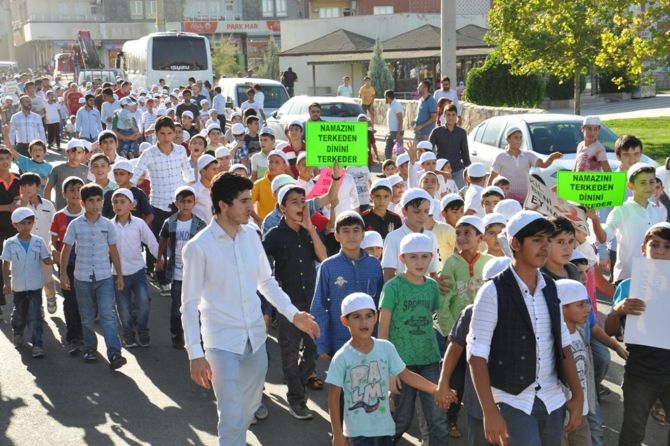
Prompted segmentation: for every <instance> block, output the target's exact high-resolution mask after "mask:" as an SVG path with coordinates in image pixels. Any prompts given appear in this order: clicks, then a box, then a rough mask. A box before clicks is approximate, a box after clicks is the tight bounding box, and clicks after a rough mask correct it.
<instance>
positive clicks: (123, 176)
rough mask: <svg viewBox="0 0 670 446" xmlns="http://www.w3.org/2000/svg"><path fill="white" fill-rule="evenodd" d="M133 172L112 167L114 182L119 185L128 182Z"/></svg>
mask: <svg viewBox="0 0 670 446" xmlns="http://www.w3.org/2000/svg"><path fill="white" fill-rule="evenodd" d="M132 176H133V174H132V173H130V172H128V171H127V170H124V169H114V182H115V183H116V184H118V185H119V186H120V185H122V184H128V183H129V182H130V177H132Z"/></svg>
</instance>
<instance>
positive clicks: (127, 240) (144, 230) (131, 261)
mask: <svg viewBox="0 0 670 446" xmlns="http://www.w3.org/2000/svg"><path fill="white" fill-rule="evenodd" d="M112 223H114V228H115V229H116V236H117V244H116V248H117V249H118V250H119V257H120V258H121V269H122V270H123V275H124V276H130V275H131V274H135V273H136V272H138V271H139V270H141V269H143V268H144V267H145V261H144V257H142V243H144V244H145V245H147V246H148V247H149V252H150V253H151V255H153V256H154V257H158V241H157V240H156V236H155V235H154V233H153V232H151V229H149V226H148V225H147V224H146V222H145V221H144V220H142V219H141V218H137V217H133V216H132V215H131V216H130V220H128V221H127V222H126V223H125V224H123V223H121V222H120V221H119V220H117V218H116V217H114V218H113V219H112ZM112 270H114V266H113V265H112ZM114 274H116V271H114Z"/></svg>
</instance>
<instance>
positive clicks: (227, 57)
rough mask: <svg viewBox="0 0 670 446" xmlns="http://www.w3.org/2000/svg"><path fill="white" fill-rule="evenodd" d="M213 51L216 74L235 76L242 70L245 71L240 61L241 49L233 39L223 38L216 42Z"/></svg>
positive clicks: (213, 64)
mask: <svg viewBox="0 0 670 446" xmlns="http://www.w3.org/2000/svg"><path fill="white" fill-rule="evenodd" d="M212 53H213V54H212V66H213V68H214V75H216V76H219V77H233V76H237V73H239V72H240V71H244V67H243V66H242V64H241V63H240V49H239V48H238V47H237V45H235V43H234V42H233V41H232V40H231V39H221V40H219V41H218V42H216V43H215V44H214V51H213V52H212Z"/></svg>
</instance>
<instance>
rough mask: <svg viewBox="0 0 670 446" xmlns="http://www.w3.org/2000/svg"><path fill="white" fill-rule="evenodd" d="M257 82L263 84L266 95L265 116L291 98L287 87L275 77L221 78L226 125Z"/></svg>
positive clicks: (262, 89)
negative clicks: (224, 100) (224, 99)
mask: <svg viewBox="0 0 670 446" xmlns="http://www.w3.org/2000/svg"><path fill="white" fill-rule="evenodd" d="M256 84H258V85H260V86H261V91H262V92H263V96H264V97H265V99H264V100H263V111H264V112H265V116H269V115H271V114H272V113H273V112H274V111H275V110H277V109H278V108H279V107H281V105H282V104H283V103H285V102H286V101H288V99H289V96H288V91H286V87H284V85H282V83H281V82H278V81H275V80H273V79H261V78H255V77H254V78H248V77H244V78H239V77H223V78H221V79H219V87H221V94H222V95H223V97H224V98H226V122H227V123H228V124H226V125H228V126H229V125H230V118H231V117H232V115H233V113H239V112H240V106H241V105H242V103H243V102H244V101H246V100H247V90H249V88H251V87H252V86H253V85H256Z"/></svg>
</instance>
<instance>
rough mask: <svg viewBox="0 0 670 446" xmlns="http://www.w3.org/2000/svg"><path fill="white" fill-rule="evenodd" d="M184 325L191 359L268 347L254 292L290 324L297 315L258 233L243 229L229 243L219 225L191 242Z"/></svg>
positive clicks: (187, 252)
mask: <svg viewBox="0 0 670 446" xmlns="http://www.w3.org/2000/svg"><path fill="white" fill-rule="evenodd" d="M182 259H183V262H184V275H183V283H182V305H181V315H182V316H181V320H182V324H183V326H184V338H185V341H186V350H187V352H188V356H189V359H196V358H200V357H203V356H204V352H203V348H202V346H201V344H200V335H201V333H202V342H203V344H204V347H205V348H206V349H207V348H216V349H220V350H226V351H229V352H232V353H237V354H242V353H244V349H245V347H246V345H247V340H249V342H250V343H251V347H252V349H253V351H256V350H258V349H259V348H261V347H263V346H264V345H265V339H266V337H267V332H266V329H265V321H264V320H263V314H262V313H261V305H260V300H259V298H258V295H257V294H256V290H258V291H260V292H261V294H262V295H263V296H264V297H265V298H266V299H267V300H268V301H269V302H270V303H271V304H272V305H274V306H275V307H276V308H277V310H279V312H280V313H281V314H283V315H284V316H286V318H287V319H288V320H289V321H292V320H293V318H294V317H295V315H296V314H297V313H298V309H297V308H295V306H293V304H292V303H291V300H290V299H289V297H288V296H287V295H286V293H284V292H283V291H282V290H281V288H279V285H278V284H277V281H276V280H275V279H274V277H272V270H271V269H270V264H269V263H268V259H267V256H266V255H265V251H264V250H263V245H262V244H261V240H260V238H259V237H258V234H257V233H256V231H255V230H254V229H253V228H251V227H249V226H246V225H245V226H240V227H239V230H238V231H237V234H235V238H231V237H230V236H229V235H228V234H227V233H226V232H225V231H224V230H223V229H222V228H221V226H219V224H218V223H217V222H216V220H212V221H211V222H210V223H209V225H208V226H207V227H206V228H205V229H203V230H202V231H200V232H199V233H198V234H197V235H196V236H195V237H193V238H192V239H191V240H190V241H189V242H188V243H187V244H186V246H185V247H184V250H183V253H182Z"/></svg>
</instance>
